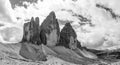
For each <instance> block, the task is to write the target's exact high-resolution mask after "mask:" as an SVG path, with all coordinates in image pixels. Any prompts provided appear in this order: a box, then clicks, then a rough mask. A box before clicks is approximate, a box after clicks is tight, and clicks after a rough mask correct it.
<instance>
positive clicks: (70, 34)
mask: <svg viewBox="0 0 120 65" xmlns="http://www.w3.org/2000/svg"><path fill="white" fill-rule="evenodd" d="M76 37H77V35H76V33H75V31H74V30H73V28H72V26H71V24H70V23H66V24H65V26H64V27H63V29H62V30H61V32H60V40H59V44H57V45H58V46H59V45H60V46H65V47H66V48H75V47H76V46H77V44H76V41H77V39H76Z"/></svg>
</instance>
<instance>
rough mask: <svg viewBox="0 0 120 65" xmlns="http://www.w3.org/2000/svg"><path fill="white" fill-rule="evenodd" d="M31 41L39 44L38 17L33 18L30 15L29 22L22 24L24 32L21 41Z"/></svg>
mask: <svg viewBox="0 0 120 65" xmlns="http://www.w3.org/2000/svg"><path fill="white" fill-rule="evenodd" d="M25 41H27V42H32V44H37V45H39V44H41V40H40V37H39V18H38V17H37V18H36V19H35V20H34V18H33V17H32V18H31V20H30V22H28V23H25V24H24V34H23V39H22V42H25Z"/></svg>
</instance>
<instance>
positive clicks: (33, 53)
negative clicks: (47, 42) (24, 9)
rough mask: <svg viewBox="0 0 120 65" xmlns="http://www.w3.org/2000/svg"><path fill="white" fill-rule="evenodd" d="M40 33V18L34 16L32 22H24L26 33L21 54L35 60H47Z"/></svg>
mask: <svg viewBox="0 0 120 65" xmlns="http://www.w3.org/2000/svg"><path fill="white" fill-rule="evenodd" d="M39 35H40V33H39V18H38V17H36V18H35V20H34V18H33V17H32V18H31V20H30V22H28V23H25V24H24V35H23V39H22V42H21V49H20V51H19V54H20V55H21V56H23V57H24V58H26V59H30V60H33V61H46V60H47V59H46V56H45V54H44V53H43V50H42V47H41V44H42V43H41V39H40V36H39Z"/></svg>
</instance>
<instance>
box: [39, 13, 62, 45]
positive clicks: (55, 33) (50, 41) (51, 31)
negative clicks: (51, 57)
mask: <svg viewBox="0 0 120 65" xmlns="http://www.w3.org/2000/svg"><path fill="white" fill-rule="evenodd" d="M59 34H60V28H59V24H58V21H57V19H56V16H55V13H54V12H53V11H52V12H50V14H49V15H48V16H47V17H46V19H45V20H44V21H43V23H42V24H41V26H40V38H41V42H42V43H43V44H45V45H47V46H55V45H56V44H57V43H58V40H59Z"/></svg>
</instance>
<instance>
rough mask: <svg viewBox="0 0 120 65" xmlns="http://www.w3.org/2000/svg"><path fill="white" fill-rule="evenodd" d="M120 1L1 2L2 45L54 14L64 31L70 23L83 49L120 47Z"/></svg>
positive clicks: (39, 0)
mask: <svg viewBox="0 0 120 65" xmlns="http://www.w3.org/2000/svg"><path fill="white" fill-rule="evenodd" d="M119 2H120V0H0V41H1V42H2V43H16V42H19V41H20V40H21V39H22V35H23V33H22V32H23V31H22V29H23V24H24V23H25V22H28V21H29V20H30V18H31V17H39V18H40V24H41V23H42V21H43V20H44V19H45V17H46V16H47V15H48V14H49V13H50V12H51V11H55V13H56V17H57V19H58V21H59V23H60V28H62V27H63V26H64V24H65V22H71V24H72V26H73V28H74V29H75V31H76V33H77V38H78V40H79V41H80V42H81V44H82V45H83V46H87V47H89V48H95V49H114V48H119V47H120V31H119V30H120V7H119V6H120V4H119Z"/></svg>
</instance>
